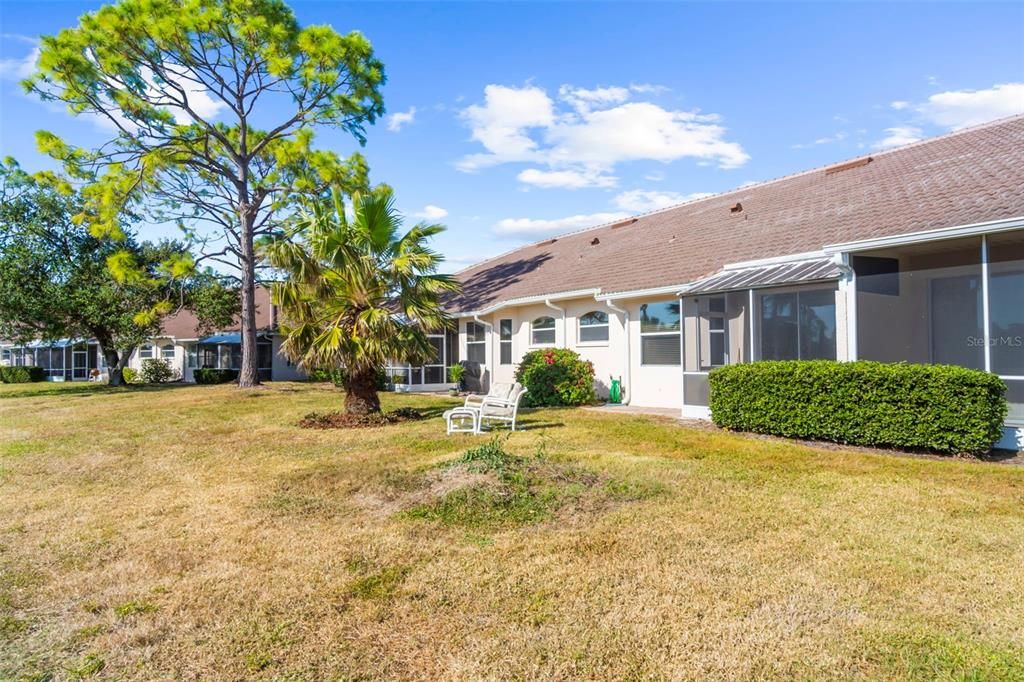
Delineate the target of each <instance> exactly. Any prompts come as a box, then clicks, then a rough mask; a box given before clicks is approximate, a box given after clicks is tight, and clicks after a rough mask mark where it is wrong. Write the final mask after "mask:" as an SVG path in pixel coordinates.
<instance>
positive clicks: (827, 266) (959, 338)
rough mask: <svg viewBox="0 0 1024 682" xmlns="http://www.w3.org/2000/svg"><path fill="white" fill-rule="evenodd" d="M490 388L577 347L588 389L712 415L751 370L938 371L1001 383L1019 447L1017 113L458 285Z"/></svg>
mask: <svg viewBox="0 0 1024 682" xmlns="http://www.w3.org/2000/svg"><path fill="white" fill-rule="evenodd" d="M458 279H459V280H460V281H461V282H462V284H463V291H462V293H461V294H460V295H459V296H457V297H453V298H452V299H451V300H449V301H448V307H449V309H450V310H451V312H452V313H453V314H455V315H456V316H457V317H458V318H459V341H458V343H459V349H458V350H459V356H458V357H459V358H462V359H463V360H464V361H465V363H466V364H468V365H469V366H470V368H471V370H472V374H473V375H474V376H478V377H479V379H478V381H479V383H480V384H481V385H482V386H485V385H486V384H487V383H488V382H490V381H508V380H510V379H511V377H512V375H513V373H514V371H515V367H516V363H517V362H518V361H519V359H520V358H521V357H522V356H523V354H524V353H526V352H527V351H529V350H531V349H535V348H542V347H546V346H557V347H565V348H572V349H574V350H576V351H578V352H579V353H580V355H581V356H582V357H584V358H586V359H588V360H591V361H592V362H593V364H594V367H595V370H596V375H597V377H596V381H597V386H596V388H597V390H598V391H599V392H606V391H607V386H608V383H609V381H610V379H611V378H612V377H616V378H620V377H621V379H622V382H623V387H624V399H625V401H627V402H629V403H631V404H633V405H638V406H651V407H672V408H678V409H679V410H680V413H681V414H682V415H683V416H687V417H707V416H708V407H707V405H708V372H709V371H710V370H711V369H712V368H714V367H717V366H720V365H727V364H733V363H740V362H750V361H752V360H759V359H794V358H829V359H837V360H852V359H871V360H882V361H909V362H925V363H945V364H955V365H963V366H967V367H974V368H978V369H984V370H987V371H990V372H994V373H996V374H998V375H999V376H1000V377H1002V378H1003V379H1004V380H1005V381H1006V384H1007V386H1008V387H1009V392H1008V396H1007V397H1008V399H1009V403H1010V414H1009V418H1008V420H1007V425H1006V426H1007V427H1006V436H1005V438H1004V439H1003V441H1002V442H1001V445H1002V446H1004V447H1018V448H1019V447H1024V117H1021V116H1018V117H1013V118H1009V119H1003V120H1001V121H996V122H994V123H990V124H986V125H983V126H979V127H976V128H973V129H968V130H962V131H959V132H954V133H951V134H948V135H944V136H941V137H937V138H933V139H930V140H925V141H923V142H919V143H916V144H912V145H909V146H906V147H902V148H899V149H895V150H891V151H884V152H878V153H873V154H871V155H870V156H862V157H859V158H856V159H853V160H850V161H847V162H844V163H840V164H837V165H833V166H829V167H825V168H817V169H813V170H809V171H806V172H803V173H798V174H796V175H791V176H788V177H784V178H780V179H777V180H771V181H768V182H763V183H760V184H757V185H753V186H747V187H742V188H740V189H736V190H733V191H731V192H726V193H723V194H719V195H716V196H712V197H708V198H705V199H699V200H696V201H691V202H688V203H685V204H681V205H679V206H675V207H672V208H667V209H664V210H660V211H655V212H652V213H647V214H644V215H639V216H636V217H633V218H630V219H627V220H622V221H619V222H615V223H611V224H605V225H598V226H595V227H592V228H589V229H585V230H581V231H578V232H573V233H570V234H566V235H562V236H560V237H556V238H552V239H547V240H544V241H540V242H537V243H534V244H530V245H528V246H524V247H522V248H519V249H516V250H514V251H510V252H508V253H506V254H504V255H501V256H498V257H496V258H492V259H490V260H487V261H484V262H482V263H480V264H478V265H475V266H472V267H470V268H468V269H466V270H464V271H462V272H460V273H459V274H458Z"/></svg>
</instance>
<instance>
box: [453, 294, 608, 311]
mask: <svg viewBox="0 0 1024 682" xmlns="http://www.w3.org/2000/svg"><path fill="white" fill-rule="evenodd" d="M600 292H601V290H600V289H577V290H576V291H563V292H561V293H557V294H540V295H538V296H522V297H520V298H510V299H508V300H507V301H500V302H498V303H495V304H493V305H489V306H487V307H486V308H481V309H480V310H467V311H465V312H461V313H458V315H457V316H458V317H476V316H478V315H489V314H490V313H493V312H495V311H498V310H501V309H502V308H508V307H511V306H517V305H531V304H533V303H543V302H544V301H558V300H562V299H566V298H590V297H592V296H597V294H599V293H600Z"/></svg>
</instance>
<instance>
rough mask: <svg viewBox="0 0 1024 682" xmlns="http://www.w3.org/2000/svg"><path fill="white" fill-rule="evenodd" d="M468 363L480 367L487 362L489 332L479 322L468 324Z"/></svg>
mask: <svg viewBox="0 0 1024 682" xmlns="http://www.w3.org/2000/svg"><path fill="white" fill-rule="evenodd" d="M466 361H467V362H475V363H477V364H480V365H483V364H485V363H486V362H487V331H486V330H485V329H484V326H483V325H482V324H480V323H479V322H467V323H466Z"/></svg>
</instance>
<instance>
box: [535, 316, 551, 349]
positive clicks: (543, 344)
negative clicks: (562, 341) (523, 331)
mask: <svg viewBox="0 0 1024 682" xmlns="http://www.w3.org/2000/svg"><path fill="white" fill-rule="evenodd" d="M542 320H551V326H550V327H537V323H538V322H540V321H542ZM537 332H551V340H550V341H538V340H537V336H536V335H537ZM557 343H558V327H557V326H556V325H555V318H553V317H551V316H550V315H541V316H540V317H537V318H534V320H533V321H532V322H530V347H531V348H548V347H551V346H554V345H555V344H557Z"/></svg>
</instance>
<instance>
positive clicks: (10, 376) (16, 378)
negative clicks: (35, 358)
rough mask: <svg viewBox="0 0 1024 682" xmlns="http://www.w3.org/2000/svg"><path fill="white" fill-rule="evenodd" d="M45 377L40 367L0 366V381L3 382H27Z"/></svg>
mask: <svg viewBox="0 0 1024 682" xmlns="http://www.w3.org/2000/svg"><path fill="white" fill-rule="evenodd" d="M45 379H46V370H44V369H43V368H42V367H0V382H3V383H5V384H28V383H31V382H33V381H43V380H45Z"/></svg>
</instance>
